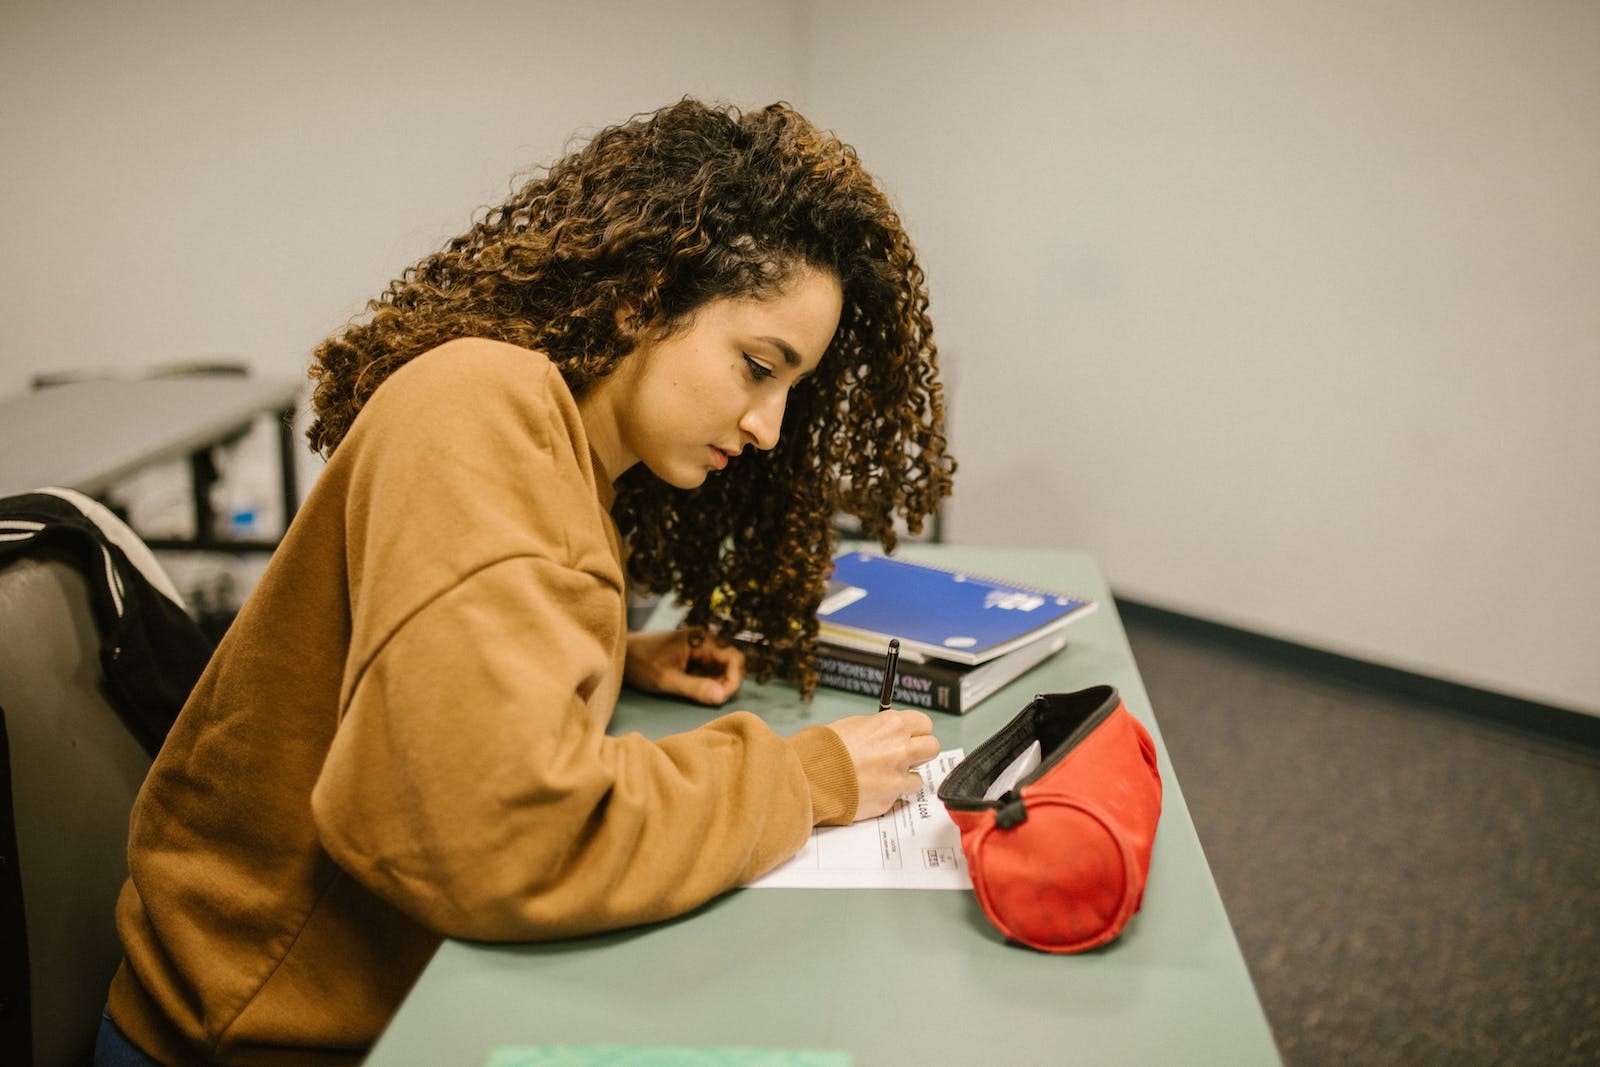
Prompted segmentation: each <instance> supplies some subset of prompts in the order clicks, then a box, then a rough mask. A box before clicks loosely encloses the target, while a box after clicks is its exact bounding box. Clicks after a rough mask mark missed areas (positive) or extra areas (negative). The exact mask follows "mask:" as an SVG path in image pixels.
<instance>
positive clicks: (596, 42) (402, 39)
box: [0, 0, 797, 393]
mask: <svg viewBox="0 0 1600 1067" xmlns="http://www.w3.org/2000/svg"><path fill="white" fill-rule="evenodd" d="M794 20H795V10H794V8H793V6H792V5H791V4H790V3H788V2H787V0H757V2H751V0H691V2H682V0H678V2H674V3H671V4H657V3H652V2H649V0H631V2H621V0H607V2H581V0H571V2H549V0H545V2H530V0H501V2H486V0H452V2H451V3H427V2H420V0H416V2H409V3H408V2H404V0H402V2H398V3H393V2H391V3H366V2H363V3H349V2H334V3H320V2H305V0H287V2H283V0H280V2H274V3H270V4H266V3H262V4H252V3H243V2H218V0H168V2H164V3H163V2H155V3H148V4H144V3H141V4H121V3H112V2H102V3H56V2H52V0H22V2H18V0H5V2H4V3H0V146H3V150H0V194H3V195H0V245H3V248H4V251H3V253H0V323H4V328H3V334H0V337H3V341H0V393H8V392H15V391H18V390H20V389H23V388H26V385H27V382H28V379H29V377H30V376H31V375H32V374H34V373H36V372H38V371H41V370H57V369H62V368H67V367H85V366H90V367H99V366H106V367H112V368H117V367H122V368H134V367H145V366H148V365H151V364H155V363H162V362H167V361H172V360H174V359H189V358H195V357H201V356H206V355H226V356H233V357H237V358H242V359H244V360H246V361H248V362H251V363H253V364H255V365H256V366H257V367H258V368H259V369H260V370H261V371H263V372H277V373H291V374H297V375H298V374H301V373H302V372H303V370H304V368H305V366H306V365H307V363H308V360H309V356H310V353H311V350H312V348H313V347H314V346H315V345H316V344H317V343H318V342H319V341H321V340H322V339H323V338H324V337H326V336H328V335H329V334H331V333H333V332H336V331H337V330H338V329H339V328H340V327H341V325H342V324H343V323H345V322H346V321H347V320H349V319H350V318H351V317H352V316H355V315H358V314H359V313H361V312H362V310H363V308H364V306H365V302H366V300H367V299H368V298H370V297H374V296H376V295H377V294H378V293H379V292H381V291H382V289H383V288H384V286H385V285H386V284H387V283H388V281H389V280H390V279H391V278H392V277H394V276H395V275H396V274H398V273H399V272H400V270H401V269H402V268H404V267H406V266H408V265H409V264H411V263H413V262H415V261H416V260H417V259H419V258H421V257H422V256H423V255H425V254H427V253H429V252H432V251H434V250H436V249H437V248H438V247H440V245H441V244H442V243H443V242H444V240H446V239H447V238H449V237H451V236H453V235H455V234H457V233H460V232H461V231H463V230H465V229H466V227H467V226H468V225H469V224H470V223H471V222H472V220H473V216H474V213H475V211H476V209H478V208H479V207H482V206H486V205H490V204H494V203H498V202H500V201H501V200H503V199H504V198H505V196H506V194H507V193H508V192H509V191H510V189H511V187H512V185H513V182H512V180H511V179H512V177H513V174H514V173H516V172H519V171H524V170H526V169H528V168H531V167H534V166H537V165H540V164H543V163H547V162H549V161H551V160H553V159H555V158H556V157H558V156H560V155H561V154H562V153H563V150H564V149H565V147H566V146H567V144H568V141H569V138H571V137H572V136H573V135H574V134H575V133H576V134H580V135H581V134H585V133H592V132H593V131H594V130H597V129H599V128H600V127H601V126H604V125H608V124H610V123H613V122H617V121H621V120H623V119H625V118H627V117H628V116H629V115H630V114H633V113H634V112H637V111H644V110H649V109H652V108H654V107H657V106H659V105H661V104H665V103H669V102H670V101H672V100H675V99H677V98H678V97H680V96H682V95H684V94H694V95H699V96H704V97H709V98H719V99H727V100H730V101H731V102H734V103H740V104H753V103H765V102H768V101H770V100H772V99H775V98H778V97H780V96H782V95H784V93H785V92H786V91H787V90H788V89H789V88H790V87H791V86H792V85H793V83H794V78H795V62H796V59H795V57H796V55H797V52H796V50H795V49H794V47H793V43H792V39H793V31H794V25H795V23H794Z"/></svg>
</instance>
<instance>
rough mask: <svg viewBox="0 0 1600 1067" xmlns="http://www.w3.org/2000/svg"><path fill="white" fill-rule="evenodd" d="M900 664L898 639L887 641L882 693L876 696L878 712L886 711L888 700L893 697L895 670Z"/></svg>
mask: <svg viewBox="0 0 1600 1067" xmlns="http://www.w3.org/2000/svg"><path fill="white" fill-rule="evenodd" d="M899 663H900V639H899V638H898V637H896V638H892V639H891V640H890V641H889V652H888V654H887V655H885V656H884V657H883V691H882V692H880V693H879V694H878V710H879V711H888V710H889V700H890V698H891V697H892V696H893V695H894V675H895V668H896V667H897V666H899Z"/></svg>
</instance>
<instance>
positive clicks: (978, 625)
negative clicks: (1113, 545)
mask: <svg viewBox="0 0 1600 1067" xmlns="http://www.w3.org/2000/svg"><path fill="white" fill-rule="evenodd" d="M1096 606H1097V605H1096V604H1095V602H1094V601H1092V600H1087V599H1083V598H1080V597H1074V596H1068V595H1067V594H1065V593H1055V592H1048V591H1046V590H1043V589H1034V588H1032V587H1030V586H1025V585H1018V584H1016V583H1015V582H1009V581H1005V580H1003V579H998V578H989V577H984V576H981V575H976V574H967V573H964V572H962V571H956V570H950V569H948V568H944V567H936V566H932V565H930V564H926V563H913V562H911V561H909V560H903V559H895V558H891V557H889V556H878V555H872V554H870V553H866V552H846V553H844V554H843V555H841V556H839V557H837V558H836V559H835V560H834V561H833V577H832V579H831V580H830V581H829V583H828V592H827V595H826V596H824V597H823V599H822V603H821V605H819V606H818V608H817V622H818V637H819V639H820V640H822V641H825V642H827V643H829V644H833V645H842V646H846V647H849V648H856V649H861V650H863V651H868V652H871V651H876V652H877V653H878V655H880V656H881V655H882V654H883V651H884V649H885V648H886V647H887V646H888V644H889V640H890V639H891V638H898V639H899V640H900V648H901V650H902V655H904V654H905V653H906V652H907V651H910V652H915V653H917V654H919V655H921V656H922V657H923V658H924V659H936V660H945V661H948V662H950V663H957V664H961V665H963V666H967V667H973V666H977V665H978V664H980V663H985V662H987V661H989V660H992V659H995V658H997V657H999V656H1003V655H1005V654H1006V653H1008V652H1012V651H1015V650H1016V649H1019V648H1021V647H1023V646H1024V645H1027V644H1030V643H1032V642H1034V641H1037V640H1039V639H1040V638H1042V637H1045V636H1047V635H1049V634H1052V633H1055V632H1056V631H1058V630H1060V629H1062V628H1063V627H1065V626H1066V625H1067V624H1068V623H1070V622H1074V621H1076V620H1078V619H1081V618H1083V617H1084V616H1086V615H1088V614H1089V613H1090V612H1092V611H1094V609H1095V608H1096Z"/></svg>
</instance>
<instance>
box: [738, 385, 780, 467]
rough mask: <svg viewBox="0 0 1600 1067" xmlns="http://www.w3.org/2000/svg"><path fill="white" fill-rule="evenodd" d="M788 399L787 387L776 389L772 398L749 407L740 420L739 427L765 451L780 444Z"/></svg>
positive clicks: (752, 441)
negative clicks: (779, 437) (780, 433)
mask: <svg viewBox="0 0 1600 1067" xmlns="http://www.w3.org/2000/svg"><path fill="white" fill-rule="evenodd" d="M788 399H789V391H788V390H787V389H783V390H776V391H775V395H774V397H773V398H772V399H769V400H766V401H764V402H762V403H760V404H755V405H752V406H751V407H749V408H747V409H746V410H745V413H744V417H743V418H742V419H740V420H739V429H741V430H743V431H744V433H745V435H746V436H747V437H749V438H750V441H751V443H753V444H754V445H755V446H756V447H757V448H759V449H761V451H763V452H768V451H771V450H772V449H773V448H776V447H777V445H778V432H779V431H780V430H781V429H782V428H783V410H784V407H785V406H786V405H787V403H788Z"/></svg>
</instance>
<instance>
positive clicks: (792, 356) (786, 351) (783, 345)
mask: <svg viewBox="0 0 1600 1067" xmlns="http://www.w3.org/2000/svg"><path fill="white" fill-rule="evenodd" d="M756 340H757V341H763V342H765V343H767V344H769V345H771V346H772V347H773V348H776V349H777V350H778V351H779V352H782V353H783V361H784V362H785V363H787V364H788V365H789V366H791V367H798V366H799V365H800V353H798V352H796V351H795V350H794V346H793V345H791V344H790V343H789V342H788V341H785V340H784V339H783V338H781V337H757V338H756Z"/></svg>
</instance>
